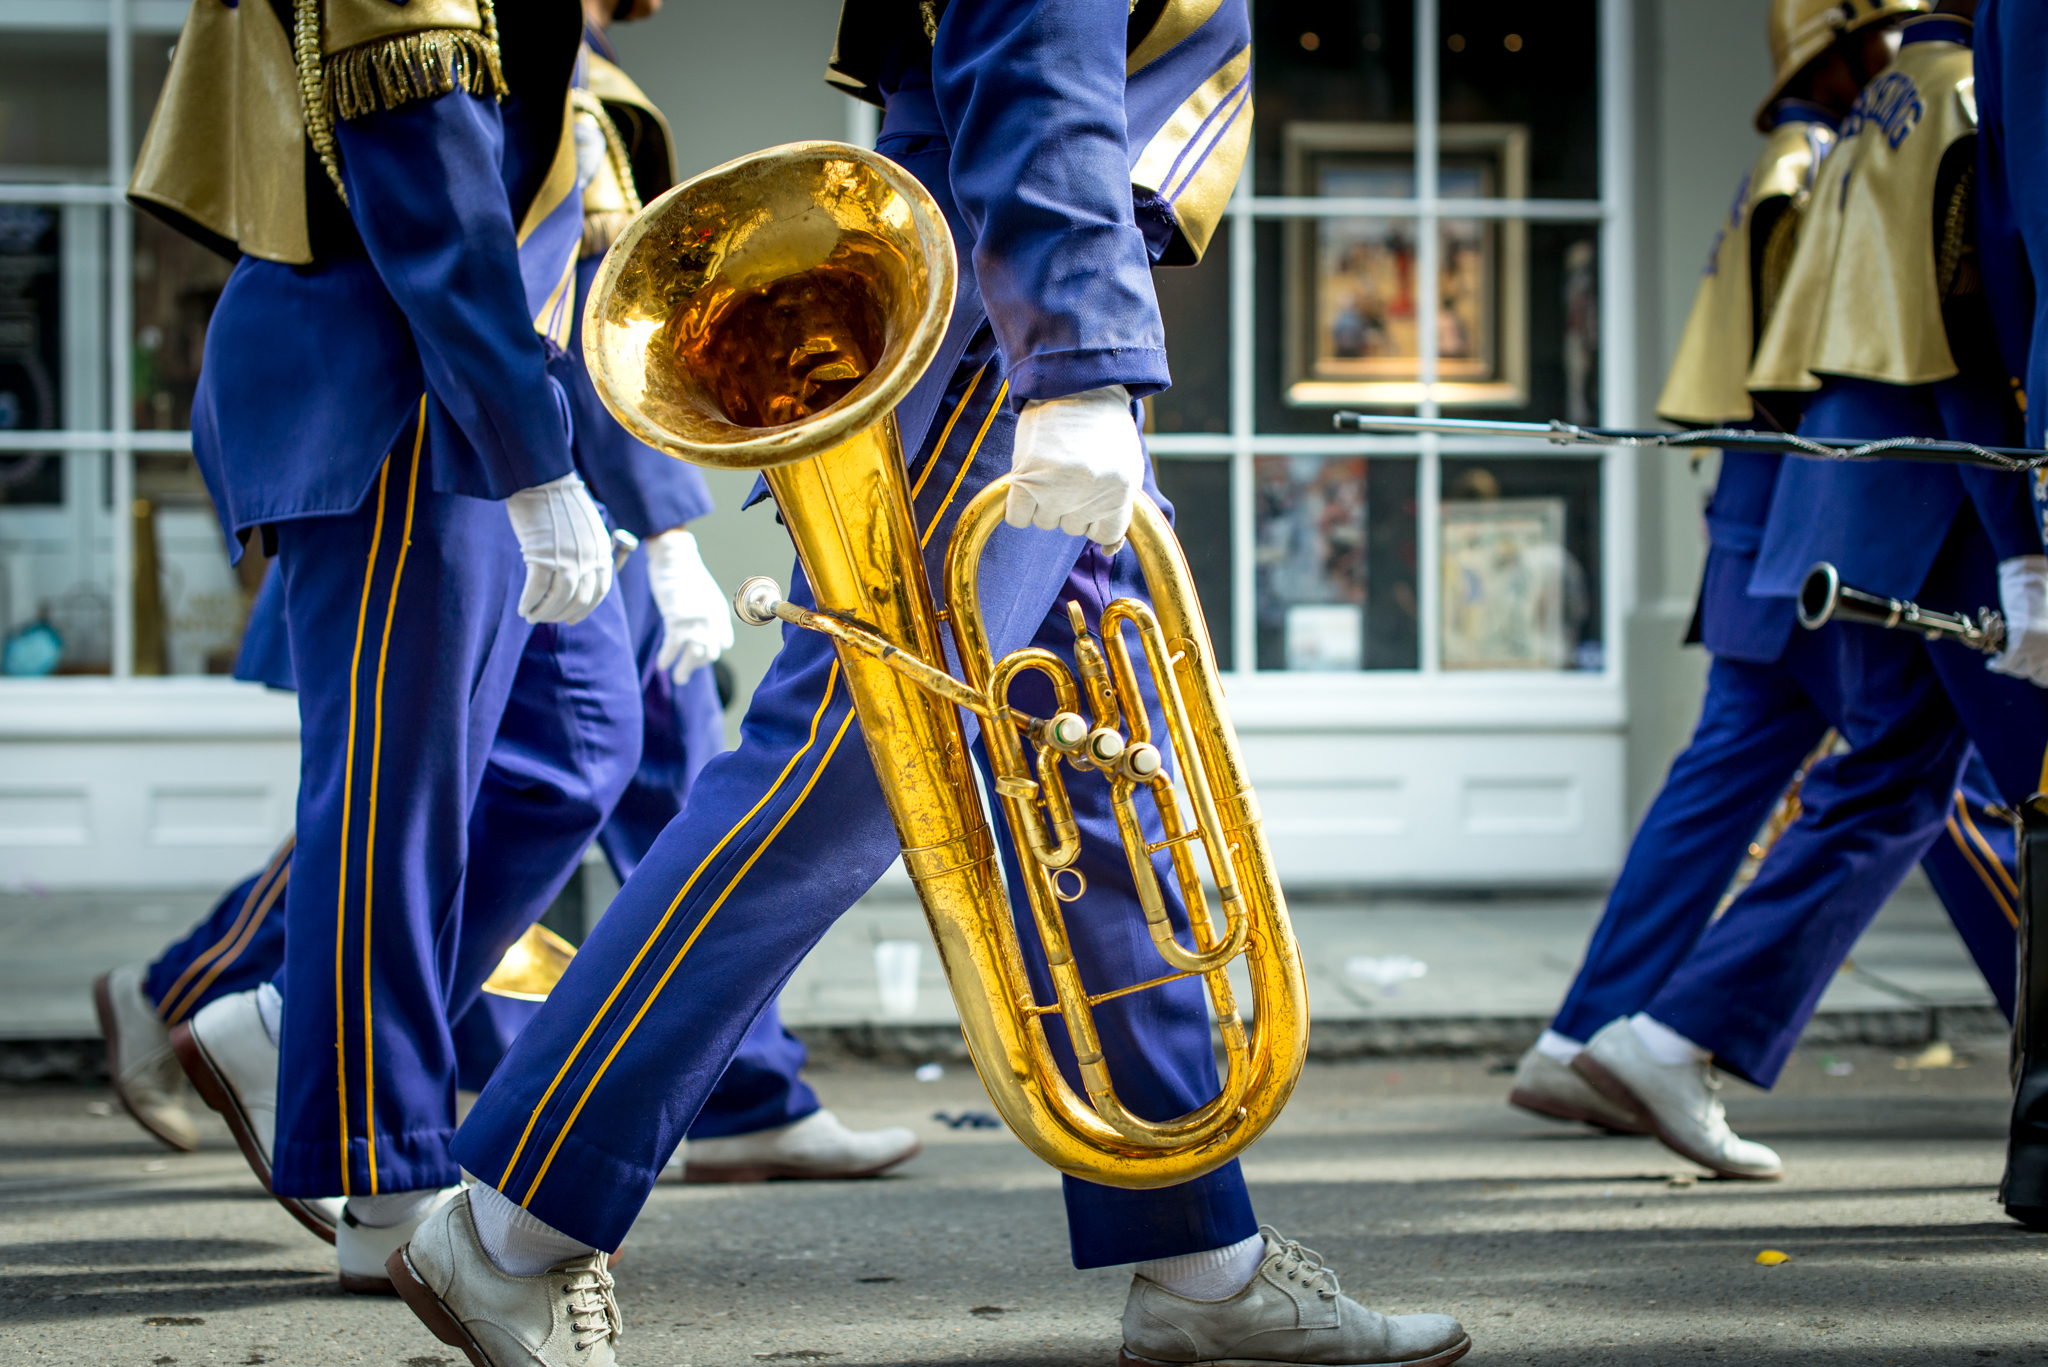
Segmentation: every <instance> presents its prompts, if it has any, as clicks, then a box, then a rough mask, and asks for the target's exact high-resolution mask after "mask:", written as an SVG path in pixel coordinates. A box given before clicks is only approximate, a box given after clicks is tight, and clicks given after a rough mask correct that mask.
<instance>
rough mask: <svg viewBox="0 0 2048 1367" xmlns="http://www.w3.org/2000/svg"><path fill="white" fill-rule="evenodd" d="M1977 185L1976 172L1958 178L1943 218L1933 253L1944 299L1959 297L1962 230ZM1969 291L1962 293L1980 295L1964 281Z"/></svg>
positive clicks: (1970, 170)
mask: <svg viewBox="0 0 2048 1367" xmlns="http://www.w3.org/2000/svg"><path fill="white" fill-rule="evenodd" d="M1976 183H1977V168H1976V167H1974V166H1970V167H1966V168H1964V170H1963V173H1962V174H1961V175H1960V176H1957V177H1956V188H1955V189H1954V190H1952V191H1951V192H1950V193H1949V197H1948V208H1947V210H1946V211H1945V212H1944V213H1943V214H1942V218H1941V241H1940V242H1939V243H1937V244H1936V246H1935V249H1934V286H1935V290H1936V291H1937V292H1938V293H1939V294H1940V296H1941V297H1942V298H1943V299H1946V298H1948V297H1949V296H1950V295H1951V294H1953V293H1957V292H1958V291H1957V290H1956V285H1957V283H1958V282H1957V276H1958V275H1960V274H1961V273H1962V266H1963V256H1964V247H1963V228H1964V225H1965V224H1966V223H1967V222H1968V219H1969V213H1970V191H1971V189H1972V188H1973V187H1974V186H1975V185H1976ZM1962 283H1963V284H1964V285H1965V286H1966V288H1964V289H1963V290H1961V291H1960V292H1961V293H1963V294H1974V293H1976V292H1977V291H1976V290H1975V289H1972V288H1968V287H1967V286H1969V285H1972V284H1974V283H1975V282H1974V281H1970V280H1967V279H1966V280H1964V281H1963V282H1962Z"/></svg>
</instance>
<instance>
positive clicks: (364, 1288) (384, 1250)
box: [334, 1185, 462, 1296]
mask: <svg viewBox="0 0 2048 1367" xmlns="http://www.w3.org/2000/svg"><path fill="white" fill-rule="evenodd" d="M460 1195H462V1187H461V1186H459V1185H458V1186H453V1187H443V1188H441V1190H439V1191H437V1192H435V1193H433V1200H432V1202H431V1203H430V1204H428V1205H427V1206H425V1207H423V1208H422V1209H421V1210H420V1213H419V1214H417V1215H415V1216H413V1217H412V1218H411V1219H409V1220H401V1221H399V1222H398V1223H397V1224H395V1225H366V1224H364V1223H363V1222H362V1221H360V1220H358V1219H356V1217H355V1214H354V1212H352V1211H350V1210H349V1209H348V1205H347V1203H346V1202H344V1203H343V1204H342V1210H341V1223H340V1224H339V1225H338V1226H336V1227H335V1231H334V1252H335V1254H336V1256H337V1258H338V1259H339V1261H340V1263H341V1289H342V1290H344V1291H352V1292H354V1293H355V1294H356V1295H358V1296H395V1295H397V1294H398V1291H397V1288H396V1287H394V1286H392V1285H391V1274H390V1273H389V1272H387V1271H386V1270H385V1268H384V1264H385V1263H386V1262H387V1261H389V1260H390V1258H391V1255H392V1254H394V1253H396V1252H397V1251H398V1250H399V1249H401V1248H404V1247H405V1246H406V1245H407V1244H408V1243H410V1242H411V1241H412V1236H413V1235H414V1234H415V1233H417V1232H418V1231H419V1227H420V1226H421V1225H423V1224H425V1223H426V1222H427V1217H428V1216H430V1215H432V1214H433V1213H434V1212H435V1211H437V1210H439V1209H440V1208H441V1207H442V1206H444V1205H447V1204H448V1203H449V1202H450V1201H452V1200H454V1199H455V1198H456V1197H458V1196H460Z"/></svg>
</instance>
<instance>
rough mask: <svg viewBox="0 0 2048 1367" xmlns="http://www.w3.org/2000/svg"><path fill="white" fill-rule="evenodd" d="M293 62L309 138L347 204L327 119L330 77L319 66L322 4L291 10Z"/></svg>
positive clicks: (301, 2) (302, 3)
mask: <svg viewBox="0 0 2048 1367" xmlns="http://www.w3.org/2000/svg"><path fill="white" fill-rule="evenodd" d="M292 59H293V60H294V61H295V62H297V63H298V67H299V103H300V105H301V106H302V107H303V108H304V110H305V113H306V137H307V138H308V139H309V140H311V142H312V144H313V150H314V151H315V152H316V153H318V154H319V156H320V164H321V165H322V166H324V167H326V168H327V178H328V179H329V180H331V181H333V182H334V193H336V194H337V195H340V196H341V202H342V203H343V204H347V203H348V187H347V186H345V185H343V184H342V183H341V155H340V153H338V152H337V151H336V150H335V147H334V125H333V123H332V122H330V121H329V119H328V117H327V79H326V76H327V73H326V71H325V69H324V68H323V67H322V65H321V62H320V0H295V2H294V4H293V6H292Z"/></svg>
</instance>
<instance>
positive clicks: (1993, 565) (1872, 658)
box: [1641, 507, 2048, 1085]
mask: <svg viewBox="0 0 2048 1367" xmlns="http://www.w3.org/2000/svg"><path fill="white" fill-rule="evenodd" d="M1918 596H1919V600H1920V601H1921V602H1922V603H1923V604H1924V605H1926V606H1929V607H1935V608H1941V609H1945V610H1952V611H1953V610H1960V609H1962V608H1963V607H1964V605H1965V604H1968V605H1969V610H1970V611H1972V612H1974V611H1975V610H1976V608H1977V607H1979V606H1982V605H1983V604H1985V603H1995V602H1997V601H1998V577H1997V562H1996V559H1995V553H1994V552H1993V551H1992V550H1991V547H1990V543H1989V542H1988V541H1987V540H1986V539H1985V537H1984V534H1983V532H1982V530H1981V528H1980V527H1979V525H1978V523H1977V519H1976V515H1975V514H1974V512H1972V511H1971V510H1970V509H1969V508H1967V507H1965V508H1963V509H1962V510H1961V511H1960V512H1959V513H1958V515H1957V517H1956V521H1955V524H1954V525H1953V527H1952V528H1951V530H1950V533H1949V535H1948V537H1947V539H1946V541H1945V542H1944V544H1943V546H1942V548H1941V550H1940V552H1939V553H1938V554H1937V556H1936V557H1935V561H1934V567H1933V569H1932V570H1931V571H1930V573H1929V574H1928V576H1927V579H1926V581H1925V582H1924V583H1923V585H1922V586H1921V588H1920V591H1919V595H1918ZM1835 630H1836V631H1838V632H1839V633H1840V636H1841V639H1842V643H1843V668H1842V674H1841V679H1842V709H1843V718H1842V720H1841V721H1840V722H1839V723H1838V725H1839V726H1840V727H1841V729H1842V732H1843V734H1844V735H1845V736H1846V737H1847V738H1848V739H1849V742H1850V744H1851V745H1852V746H1854V747H1856V748H1855V749H1854V750H1852V751H1851V753H1849V754H1847V755H1843V756H1840V757H1839V758H1837V759H1836V760H1833V761H1830V762H1829V763H1828V764H1825V765H1817V766H1815V769H1814V772H1813V773H1812V774H1810V775H1809V776H1808V779H1807V786H1806V794H1805V798H1806V801H1807V803H1808V804H1809V808H1808V811H1807V812H1806V814H1805V815H1803V816H1802V817H1801V818H1800V820H1799V821H1797V822H1796V823H1794V824H1793V826H1792V827H1791V828H1790V829H1789V830H1787V831H1786V833H1785V835H1784V837H1783V838H1782V839H1781V840H1780V841H1779V843H1778V847H1777V848H1776V849H1775V850H1773V851H1772V853H1771V856H1770V858H1768V859H1766V860H1765V861H1764V864H1763V867H1762V868H1761V869H1760V870H1759V871H1758V874H1757V878H1756V881H1755V882H1754V883H1752V884H1751V885H1750V886H1749V888H1748V889H1747V890H1746V891H1745V892H1744V893H1743V895H1742V896H1741V897H1739V898H1737V899H1736V902H1735V904H1734V905H1733V906H1732V907H1730V908H1729V911H1728V914H1727V915H1725V916H1724V917H1722V918H1721V920H1720V921H1718V922H1716V923H1715V924H1714V925H1713V926H1712V927H1710V928H1709V929H1708V930H1707V932H1706V933H1705V934H1704V935H1702V936H1701V937H1700V940H1699V943H1698V944H1697V945H1696V946H1695V947H1694V949H1693V950H1692V952H1691V953H1690V954H1688V955H1687V956H1686V960H1685V963H1684V966H1683V967H1682V968H1681V969H1680V970H1678V971H1677V972H1676V973H1674V974H1673V975H1672V976H1671V977H1670V978H1669V979H1668V980H1666V981H1665V982H1664V983H1663V985H1662V986H1661V987H1660V988H1659V989H1658V991H1657V994H1656V995H1655V996H1654V997H1652V998H1651V999H1650V1000H1649V1001H1648V1002H1647V1003H1646V1004H1645V1005H1644V1006H1643V1007H1642V1008H1641V1009H1643V1010H1645V1011H1647V1012H1649V1014H1650V1015H1652V1016H1654V1017H1656V1018H1657V1019H1658V1020H1660V1021H1663V1022H1664V1023H1665V1024H1666V1025H1669V1026H1670V1027H1671V1028H1672V1029H1674V1030H1676V1031H1678V1032H1679V1033H1680V1034H1682V1035H1685V1036H1687V1037H1688V1038H1690V1039H1692V1040H1694V1041H1695V1042H1697V1043H1699V1044H1701V1045H1702V1046H1705V1047H1706V1048H1709V1049H1712V1050H1713V1051H1714V1053H1715V1056H1716V1058H1717V1059H1719V1060H1722V1061H1724V1063H1725V1066H1727V1067H1728V1068H1729V1069H1730V1071H1733V1072H1737V1073H1739V1074H1741V1075H1742V1076H1745V1077H1748V1078H1750V1079H1751V1080H1753V1081H1757V1082H1760V1083H1762V1084H1764V1085H1769V1083H1770V1082H1771V1081H1773V1080H1775V1078H1776V1077H1777V1074H1778V1071H1779V1069H1781V1068H1782V1067H1783V1066H1784V1061H1785V1058H1786V1056H1787V1055H1788V1054H1789V1053H1790V1052H1791V1049H1792V1046H1793V1045H1794V1044H1795V1043H1796V1042H1797V1037H1798V1027H1801V1026H1803V1025H1804V1024H1805V1022H1806V1020H1807V1018H1808V1017H1809V1016H1810V1015H1811V1014H1812V1011H1813V1009H1814V1007H1815V1006H1816V1005H1817V1004H1818V1003H1819V1000H1820V996H1821V993H1822V992H1823V991H1824V990H1825V988H1826V986H1827V978H1826V975H1819V974H1813V973H1812V972H1811V970H1810V969H1806V970H1802V967H1801V966H1802V965H1808V964H1813V963H1826V964H1830V965H1832V964H1838V963H1839V962H1840V961H1841V959H1842V958H1843V957H1844V956H1846V955H1847V954H1848V952H1849V950H1850V948H1851V947H1852V946H1853V945H1854V944H1855V941H1856V937H1857V936H1858V935H1860V934H1861V933H1862V931H1863V929H1864V927H1865V926H1867V925H1868V924H1869V922H1870V919H1871V918H1872V917H1874V916H1875V915H1876V914H1877V911H1878V909H1879V908H1880V907H1881V906H1882V905H1883V903H1884V900H1885V898H1886V897H1888V896H1889V895H1890V894H1891V892H1892V890H1893V889H1895V888H1896V887H1897V886H1898V883H1899V880H1900V879H1901V878H1902V877H1903V876H1904V874H1905V871H1906V869H1907V868H1909V867H1910V866H1911V864H1912V862H1913V860H1914V859H1916V858H1918V857H1919V856H1920V855H1921V854H1922V853H1923V852H1926V851H1928V850H1929V849H1930V848H1931V847H1933V846H1934V845H1935V844H1936V842H1937V840H1943V841H1946V842H1947V843H1948V844H1949V845H1950V847H1951V848H1954V847H1955V844H1956V842H1955V840H1954V839H1953V837H1951V836H1949V835H1948V833H1947V832H1948V828H1949V825H1950V823H1951V821H1953V822H1954V823H1955V825H1956V827H1957V828H1958V829H1959V830H1962V832H1963V834H1964V835H1965V838H1966V839H1967V838H1968V835H1969V832H1968V829H1967V827H1966V826H1965V823H1964V822H1963V820H1962V819H1961V818H1960V817H1958V816H1957V802H1956V797H1955V795H1954V793H1953V792H1952V791H1950V788H1951V786H1952V784H1953V779H1950V780H1948V782H1946V783H1943V784H1941V785H1939V786H1937V785H1936V784H1935V783H1933V782H1930V781H1929V780H1931V779H1934V778H1937V777H1938V776H1940V775H1943V774H1954V773H1955V772H1956V767H1957V766H1959V764H1960V761H1961V759H1962V757H1963V754H1964V751H1963V749H1962V743H1963V741H1964V740H1966V739H1967V740H1969V741H1973V742H1974V743H1975V745H1976V747H1977V752H1978V754H1979V755H1980V756H1981V757H1982V760H1983V763H1984V767H1985V770H1986V771H1987V772H1988V773H1989V775H1990V778H1991V781H1992V782H1993V783H1994V784H1995V785H1996V787H1997V793H1998V796H1999V797H2000V798H2001V799H2002V800H2003V802H2004V803H2005V805H2007V806H2009V807H2017V805H2018V804H2019V803H2020V802H2021V801H2022V800H2023V799H2024V798H2025V797H2026V796H2027V795H2028V794H2030V793H2032V792H2034V791H2036V790H2037V789H2038V788H2039V787H2040V786H2041V775H2042V762H2043V756H2044V754H2048V694H2044V693H2043V692H2042V690H2040V689H2037V688H2035V687H2034V686H2033V685H2032V684H2029V683H2026V682H2024V681H2021V680H2017V679H2010V678H2006V677H2004V676H2003V675H1998V674H1992V673H1989V672H1988V671H1986V670H1985V668H1984V658H1983V656H1981V655H1978V654H1976V653H1974V652H1971V651H1967V650H1964V649H1963V648H1961V647H1959V646H1954V645H1948V644H1942V643H1929V642H1926V641H1923V640H1921V639H1919V638H1918V637H1916V636H1914V635H1912V634H1911V633H1908V632H1899V631H1887V630H1885V629H1883V628H1880V627H1868V626H1853V625H1851V626H1841V627H1837V628H1835ZM1885 768H1890V769H1891V770H1892V777H1891V778H1890V779H1889V780H1886V779H1884V778H1883V777H1881V776H1878V774H1877V772H1876V771H1881V770H1883V769H1885ZM1969 825H1974V826H1976V828H1977V831H1978V834H1980V835H1981V834H1982V833H1983V828H1982V825H1981V822H1978V821H1976V820H1974V819H1973V820H1972V821H1971V822H1970V823H1969ZM1971 844H1972V845H1973V846H1974V847H1975V853H1977V854H1978V855H1979V856H1981V855H1982V853H1983V845H1979V844H1977V842H1975V841H1971ZM1983 844H1984V845H1988V844H1989V842H1988V840H1987V841H1985V842H1983ZM1994 848H1996V847H1994ZM1959 853H1960V851H1959ZM1958 862H1960V863H1963V864H1964V865H1965V866H1967V861H1958ZM1985 873H1986V874H1988V875H1989V876H1988V877H1979V876H1977V875H1976V873H1975V871H1974V870H1972V871H1971V873H1970V876H1969V878H1967V879H1966V878H1965V877H1963V876H1961V875H1960V872H1959V871H1958V870H1957V869H1955V868H1954V867H1953V866H1951V868H1950V871H1949V873H1948V874H1947V875H1946V876H1944V877H1943V879H1942V880H1941V881H1940V882H1937V884H1936V887H1937V889H1938V890H1940V891H1941V892H1942V893H1943V894H1944V899H1946V898H1947V896H1948V895H1949V894H1950V893H1952V892H1956V893H1958V895H1959V896H1967V897H1968V899H1969V902H1971V903H1974V904H1975V908H1976V909H1975V910H1974V911H1973V912H1971V913H1968V914H1966V915H1962V916H1957V915H1955V912H1954V911H1953V910H1952V911H1951V915H1952V916H1955V919H1956V921H1957V924H1958V926H1959V928H1961V929H1962V930H1963V936H1964V940H1965V942H1966V943H1967V944H1969V945H1970V948H1971V950H1972V952H1973V954H1976V955H1977V956H1978V962H1979V964H1980V966H1983V967H1984V968H1985V970H1986V977H1987V979H1988V980H1989V981H1990V982H1991V984H1992V988H1993V991H1994V992H1996V993H1997V994H1998V996H1999V998H2000V1001H2001V1004H2002V1005H2005V1006H2006V1007H2007V1009H2008V1010H2009V1009H2010V1004H2011V995H2012V985H2011V984H2012V973H2013V971H2014V970H2013V968H2012V967H2010V965H2013V964H2014V963H2015V960H2014V958H2013V951H2012V950H2011V949H2010V948H2003V949H2001V947H2000V945H1999V942H1998V941H1999V937H1998V933H1997V925H1998V922H1999V921H2000V920H2003V919H2005V915H2006V913H2007V912H2008V911H2009V910H2010V909H2011V903H2009V902H2000V901H1999V900H1997V899H1996V898H1994V897H1993V896H1992V892H1993V889H1994V887H1996V888H1997V889H1998V890H1999V892H2000V893H2002V894H2004V895H2007V896H2009V895H2010V894H2011V892H2012V891H2013V889H2012V888H2011V886H2010V885H2009V884H2006V883H2005V882H2004V879H2003V878H2001V877H2000V876H1999V874H1997V873H1993V872H1992V871H1990V870H1989V869H1987V870H1985ZM2007 939H2008V940H2009V939H2010V931H2008V932H2007ZM1802 977H1803V980H1804V990H1803V992H1802V993H1801V995H1799V996H1798V997H1796V998H1792V999H1789V1000H1788V998H1787V996H1786V993H1787V992H1788V990H1790V988H1791V987H1792V986H1793V985H1795V984H1798V983H1800V982H1801V981H1802ZM1788 1005H1789V1006H1791V1007H1792V1008H1793V1009H1792V1011H1791V1013H1790V1018H1789V1020H1788V1019H1787V1007H1788Z"/></svg>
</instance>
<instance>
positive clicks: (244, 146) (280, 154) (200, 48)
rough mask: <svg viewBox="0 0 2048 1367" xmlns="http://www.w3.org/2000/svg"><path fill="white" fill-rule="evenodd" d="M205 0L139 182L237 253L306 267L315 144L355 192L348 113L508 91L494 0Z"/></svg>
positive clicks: (152, 129) (137, 196)
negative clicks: (346, 133)
mask: <svg viewBox="0 0 2048 1367" xmlns="http://www.w3.org/2000/svg"><path fill="white" fill-rule="evenodd" d="M292 18H293V23H292V28H291V31H290V32H286V31H285V30H284V28H283V27H282V26H281V25H280V24H279V23H278V20H277V16H276V14H275V12H274V11H273V10H272V9H271V6H270V5H269V4H267V3H265V2H264V0H247V2H246V3H243V4H239V5H224V4H219V3H215V2H214V0H205V3H195V4H194V5H193V6H192V8H191V10H190V11H189V12H188V14H187V15H186V18H185V26H184V28H183V29H182V30H181V31H180V33H179V35H178V44H177V47H176V48H175V49H173V55H172V59H171V69H170V72H169V74H168V75H167V76H166V77H165V80H164V89H163V94H162V95H161V96H160V97H159V98H158V101H157V107H156V111H155V113H154V114H153V115H152V117H151V119H150V125H149V132H148V133H147V134H146V135H145V136H144V138H143V142H142V147H141V149H140V151H139V152H138V154H137V157H136V165H135V175H134V178H133V179H132V180H131V181H130V183H129V187H128V193H129V195H130V197H131V198H133V199H134V200H135V201H136V202H137V203H139V204H141V205H143V206H145V207H147V208H149V209H150V210H152V211H153V212H156V213H159V214H161V215H162V216H164V217H166V218H169V219H170V220H172V222H173V223H175V224H176V226H178V227H179V228H180V230H182V231H184V232H187V233H188V234H190V235H192V236H194V237H196V238H198V239H199V240H201V241H204V242H206V243H207V244H208V245H209V246H212V247H214V248H216V249H217V250H220V251H223V252H225V253H227V254H229V255H233V254H234V253H236V252H242V253H246V254H248V255H250V256H257V257H262V258H264V259H265V260H270V261H281V262H286V263H289V264H292V265H305V264H308V263H310V262H311V261H312V259H313V249H312V245H311V235H310V233H309V231H308V226H307V223H308V208H307V203H306V184H305V164H304V160H305V152H306V148H307V146H308V145H310V146H311V147H312V148H313V150H314V152H315V153H316V154H317V155H318V156H319V158H320V162H321V164H322V166H324V167H325V168H326V171H327V175H328V178H329V180H331V181H332V182H333V184H334V188H335V191H336V193H337V194H339V195H340V196H341V198H342V202H343V203H347V200H348V196H347V192H346V190H345V189H344V188H343V185H342V179H341V161H340V157H339V154H338V152H337V151H336V148H335V142H334V121H335V120H336V119H337V118H340V119H354V118H359V117H361V116H362V115H364V114H367V113H370V112H372V111H374V110H380V109H396V108H399V107H401V106H403V105H405V104H408V103H410V102H412V101H415V100H422V99H431V98H433V97H434V96H436V95H442V94H446V93H448V92H450V91H454V90H458V89H460V90H467V91H470V92H471V93H473V94H478V95H483V94H493V95H497V96H503V95H504V94H505V93H506V90H505V76H504V70H503V67H502V65H501V62H500V58H499V52H498V26H497V18H496V14H495V12H494V10H493V7H492V0H407V3H405V4H402V5H401V4H396V3H393V0H294V3H293V9H292Z"/></svg>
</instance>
